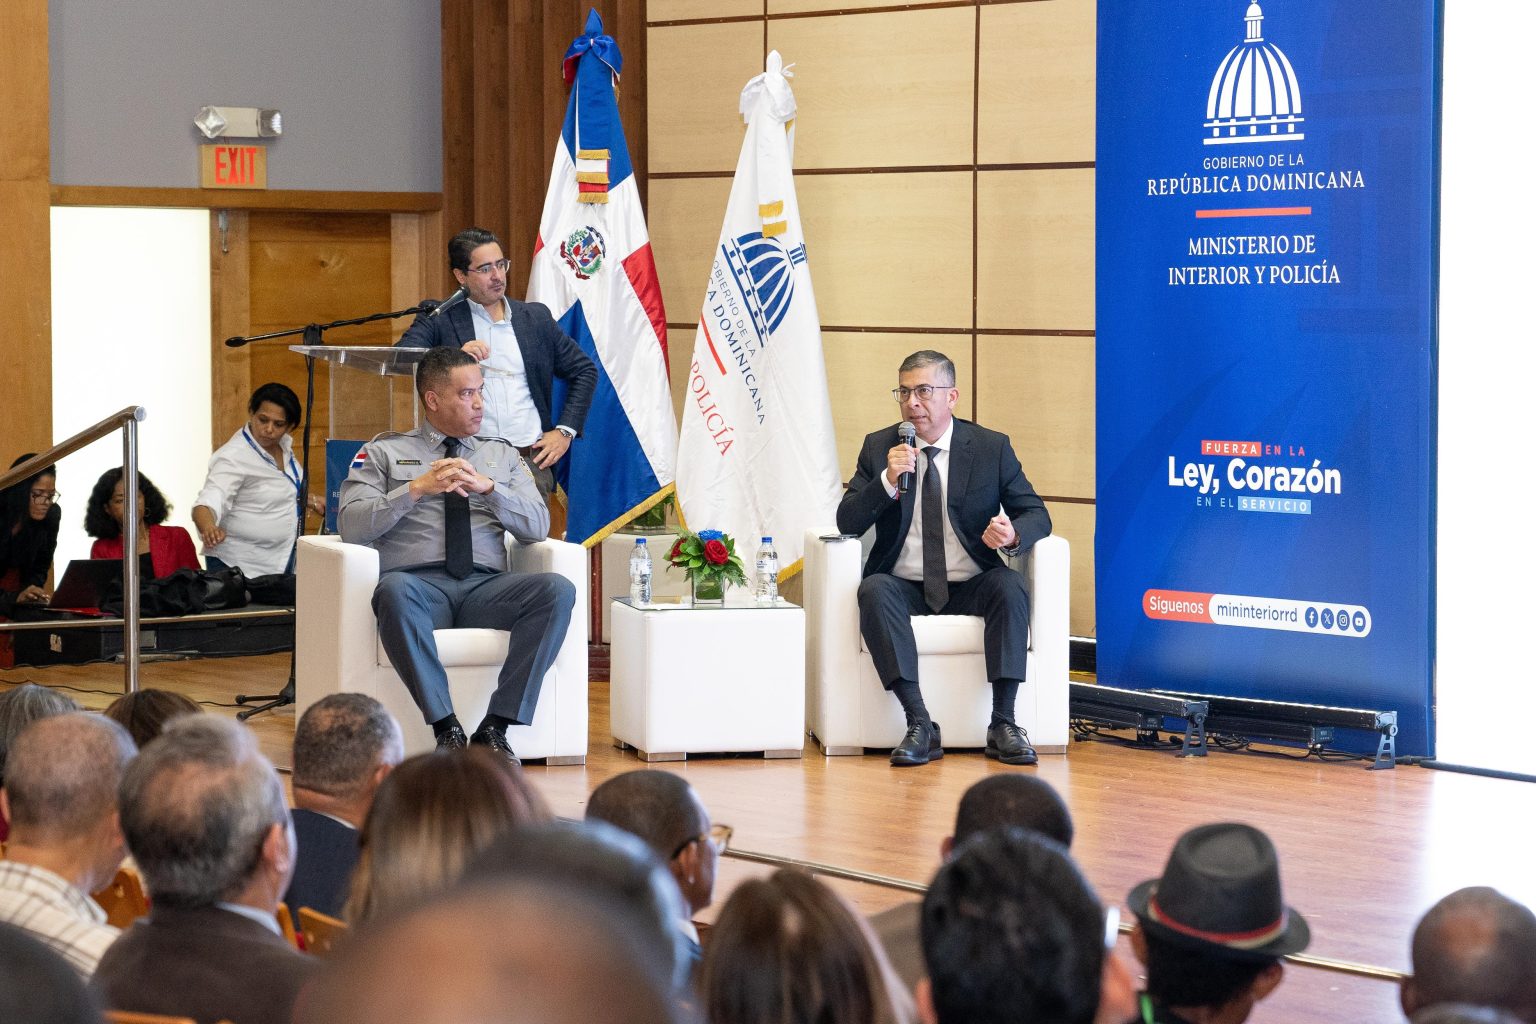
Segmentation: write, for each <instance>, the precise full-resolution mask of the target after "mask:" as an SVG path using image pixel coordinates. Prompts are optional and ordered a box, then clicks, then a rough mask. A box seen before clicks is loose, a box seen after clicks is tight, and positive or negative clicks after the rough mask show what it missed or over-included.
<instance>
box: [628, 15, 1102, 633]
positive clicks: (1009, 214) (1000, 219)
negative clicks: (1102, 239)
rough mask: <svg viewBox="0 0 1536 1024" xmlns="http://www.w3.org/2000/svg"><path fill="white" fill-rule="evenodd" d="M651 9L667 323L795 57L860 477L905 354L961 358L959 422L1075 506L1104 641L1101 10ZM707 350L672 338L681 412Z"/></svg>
mask: <svg viewBox="0 0 1536 1024" xmlns="http://www.w3.org/2000/svg"><path fill="white" fill-rule="evenodd" d="M648 6H649V23H650V31H649V33H648V39H649V44H650V51H649V60H648V63H647V84H648V86H649V89H650V114H649V125H650V127H651V135H650V146H651V154H650V155H651V161H652V162H651V166H652V169H653V171H656V172H661V173H663V176H664V180H662V179H658V180H656V181H654V182H653V186H654V189H653V193H652V199H653V200H654V202H653V205H652V208H651V209H650V211H649V212H650V224H651V232H652V240H653V244H654V247H655V251H656V257H657V262H658V268H659V270H660V273H661V278H662V288H663V292H664V293H665V295H666V297H667V303H668V319H669V320H670V321H672V322H673V323H687V324H690V325H691V324H692V322H693V318H694V316H695V314H696V312H697V308H698V305H699V295H700V289H701V288H702V282H703V281H704V279H705V277H704V275H705V273H706V270H707V267H708V261H709V255H710V252H711V251H712V246H713V244H714V241H715V235H716V234H717V232H718V229H719V223H720V216H721V213H722V211H723V209H724V204H725V200H726V196H727V194H728V192H729V187H730V180H729V177H728V176H726V173H724V172H729V170H730V169H731V168H733V167H734V166H735V161H736V157H737V152H738V149H739V145H740V139H741V134H740V132H741V129H740V123H739V121H738V120H737V118H736V97H737V95H738V93H739V90H740V89H741V86H742V85H743V84H744V83H745V82H746V80H747V79H748V78H750V77H751V76H752V75H755V74H757V73H758V72H759V71H760V70H761V68H760V64H759V60H760V56H761V51H762V49H764V48H774V49H778V50H779V51H780V53H782V54H783V56H784V59H785V60H786V61H787V62H790V63H793V64H794V65H795V68H794V72H795V77H794V78H793V80H792V83H791V84H792V85H793V87H794V90H795V96H796V101H797V104H798V106H799V113H798V118H797V122H796V140H795V141H796V150H797V151H796V155H795V156H796V168H797V171H798V173H797V175H796V189H797V191H798V194H799V198H800V208H801V221H802V226H803V228H804V231H805V235H806V242H807V248H808V253H809V261H810V271H811V276H812V280H813V281H814V282H815V287H816V298H817V306H818V308H819V311H820V314H821V322H822V324H823V325H824V327H823V342H824V352H825V357H826V362H827V372H828V375H829V379H830V381H831V386H832V413H833V422H834V427H835V429H836V432H837V448H838V453H839V458H840V460H841V462H842V472H843V476H844V478H845V479H846V478H847V477H848V476H850V475H851V474H852V471H853V460H854V457H855V455H856V453H857V450H858V445H859V443H860V441H861V440H862V439H863V437H864V435H865V434H866V433H868V432H869V431H870V430H872V429H874V428H875V427H877V426H879V425H880V424H884V423H890V422H893V421H894V420H895V419H896V418H897V416H898V412H897V410H896V409H895V408H893V406H894V403H893V402H891V401H890V399H889V397H888V394H887V393H888V392H889V390H890V388H891V387H892V385H893V382H894V379H895V375H896V369H895V368H896V366H897V364H898V363H899V362H900V360H901V358H902V357H903V356H905V355H907V354H908V353H910V352H912V351H914V350H916V349H919V348H936V349H939V350H941V351H944V352H947V353H948V354H949V355H950V356H951V357H952V358H953V359H954V360H955V361H956V363H957V365H958V366H959V370H960V378H961V380H960V387H961V389H962V390H961V399H960V403H959V409H958V411H959V412H960V414H962V415H964V416H967V417H974V418H976V419H977V420H978V421H980V422H981V423H983V424H986V425H988V426H992V427H995V428H997V429H1001V430H1005V431H1007V432H1008V433H1009V434H1010V435H1012V437H1013V438H1014V443H1015V446H1016V448H1018V450H1019V452H1020V456H1021V458H1022V459H1023V461H1024V462H1025V467H1026V471H1027V472H1029V474H1030V477H1031V480H1033V481H1034V482H1035V483H1036V485H1037V486H1038V487H1039V488H1040V490H1041V491H1042V493H1046V494H1053V495H1054V496H1056V497H1058V498H1063V499H1072V500H1070V501H1055V502H1053V503H1052V513H1053V515H1055V517H1056V519H1057V522H1058V532H1061V533H1062V534H1063V535H1065V536H1067V537H1068V539H1069V540H1071V541H1072V542H1073V545H1074V550H1073V556H1074V563H1075V567H1074V571H1073V576H1072V579H1073V596H1074V602H1075V604H1074V608H1075V611H1074V613H1073V617H1072V624H1073V629H1074V630H1075V631H1077V632H1080V633H1085V634H1092V632H1093V628H1094V610H1093V559H1092V542H1093V519H1094V510H1093V506H1092V504H1091V502H1092V500H1093V497H1094V435H1093V430H1094V351H1095V345H1094V340H1093V337H1092V331H1093V325H1094V317H1093V303H1094V276H1093V256H1094V238H1093V232H1094V217H1093V183H1094V173H1093V168H1092V161H1093V159H1094V134H1093V133H1094V106H1093V104H1094V43H1095V30H1096V26H1095V5H1094V3H1093V2H1092V0H1028V2H1023V0H973V2H964V0H956V2H948V0H939V2H934V3H918V4H905V3H893V2H891V0H722V2H720V3H718V4H716V3H713V2H711V0H650V3H649V5H648ZM711 18H716V19H730V20H729V21H728V22H725V23H708V24H706V23H703V19H711ZM691 19H699V21H698V22H691ZM699 41H703V42H704V43H705V45H704V46H700V45H697V43H698V42H699ZM709 44H714V53H713V59H711V60H706V61H704V63H705V64H706V66H704V67H700V66H698V65H699V63H700V62H701V59H702V58H701V54H705V55H708V54H710V47H709ZM711 111H712V112H713V113H712V114H711V113H710V112H711ZM712 118H713V119H712ZM1062 165H1067V166H1062ZM933 167H942V168H945V169H944V170H939V171H935V170H923V168H933ZM989 167H990V168H991V169H988V168H989ZM950 168H953V170H951V169H950ZM808 172H809V173H808ZM674 246H680V247H683V248H684V249H685V250H686V251H683V252H677V251H672V252H669V251H668V249H669V248H671V247H674ZM679 276H680V277H682V278H684V279H685V280H683V281H679V280H677V278H678V277H679ZM695 282H699V283H695ZM684 296H686V298H684ZM838 328H842V330H838ZM1062 332H1065V333H1062ZM691 342H692V329H691V326H690V327H689V328H687V329H683V328H679V329H677V330H675V331H674V332H673V335H672V348H673V351H674V353H677V354H678V357H677V358H675V359H674V361H673V365H674V373H673V385H674V395H675V396H676V397H680V396H681V394H682V388H683V384H684V381H685V379H686V372H687V368H686V365H685V363H686V360H687V356H686V355H685V354H684V353H686V352H688V351H691V349H690V346H691ZM972 381H975V382H977V383H976V384H975V385H974V386H973V385H972V384H971V382H972Z"/></svg>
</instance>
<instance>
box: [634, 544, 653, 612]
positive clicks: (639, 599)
mask: <svg viewBox="0 0 1536 1024" xmlns="http://www.w3.org/2000/svg"><path fill="white" fill-rule="evenodd" d="M629 600H630V602H631V603H632V604H634V605H635V606H636V607H644V606H646V605H648V604H650V603H651V549H650V548H648V547H646V546H645V538H644V537H641V538H639V539H638V540H636V541H635V550H633V551H631V552H630V553H629Z"/></svg>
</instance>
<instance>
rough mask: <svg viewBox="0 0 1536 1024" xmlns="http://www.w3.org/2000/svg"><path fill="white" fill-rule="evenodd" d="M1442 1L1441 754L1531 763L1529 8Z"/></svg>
mask: <svg viewBox="0 0 1536 1024" xmlns="http://www.w3.org/2000/svg"><path fill="white" fill-rule="evenodd" d="M1445 7H1446V11H1445V65H1444V70H1445V77H1444V93H1443V97H1444V108H1443V120H1442V124H1443V142H1442V150H1441V153H1442V156H1441V208H1440V224H1441V229H1440V375H1439V380H1440V430H1439V487H1438V495H1437V499H1436V500H1437V519H1438V548H1439V551H1438V563H1437V564H1438V570H1437V574H1438V575H1437V590H1438V597H1437V606H1438V614H1437V620H1438V621H1437V634H1436V655H1435V663H1436V670H1435V686H1436V704H1437V716H1436V722H1437V733H1438V736H1437V744H1436V756H1437V758H1438V759H1439V760H1441V761H1445V762H1451V763H1456V764H1464V765H1474V766H1479V767H1484V768H1495V769H1502V770H1506V771H1515V772H1522V773H1526V774H1536V744H1533V743H1531V742H1530V739H1529V735H1530V730H1531V728H1532V726H1533V725H1536V673H1533V672H1532V671H1531V665H1530V661H1529V660H1528V659H1529V657H1530V655H1531V651H1532V646H1533V644H1536V629H1533V611H1536V601H1533V600H1532V597H1531V592H1530V590H1529V588H1530V587H1531V586H1532V583H1533V580H1536V531H1533V529H1532V526H1531V522H1532V519H1533V515H1532V508H1533V493H1536V487H1532V484H1531V480H1530V475H1529V474H1530V471H1531V464H1530V461H1529V457H1528V454H1527V453H1526V452H1525V444H1524V438H1525V428H1526V426H1528V425H1529V424H1530V422H1531V419H1532V410H1533V407H1536V395H1533V391H1536V352H1533V342H1536V328H1533V326H1532V323H1531V319H1532V307H1533V303H1532V293H1533V290H1536V287H1533V286H1536V282H1533V279H1532V277H1533V273H1532V272H1533V270H1536V259H1533V258H1532V254H1531V248H1530V247H1531V244H1532V241H1533V239H1536V207H1533V203H1532V195H1531V185H1530V180H1531V154H1532V152H1533V150H1532V149H1528V148H1526V147H1527V146H1529V145H1530V140H1529V134H1530V133H1529V118H1527V117H1519V118H1512V117H1511V114H1512V112H1513V109H1514V108H1513V107H1512V104H1518V103H1519V98H1520V97H1522V96H1524V95H1526V94H1527V93H1528V91H1529V83H1528V81H1527V79H1528V77H1529V76H1528V74H1527V68H1526V62H1527V61H1529V60H1530V55H1529V48H1530V40H1531V39H1532V38H1533V36H1536V7H1533V6H1532V5H1529V4H1486V3H1468V2H1465V0H1462V2H1456V0H1447V2H1446V4H1445ZM1522 139H1524V140H1525V141H1521V140H1522ZM1522 152H1523V153H1525V154H1526V155H1525V156H1523V157H1522V156H1521V155H1520V154H1521V153H1522ZM1527 488H1531V489H1530V490H1527Z"/></svg>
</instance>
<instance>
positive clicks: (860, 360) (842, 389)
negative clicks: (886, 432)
mask: <svg viewBox="0 0 1536 1024" xmlns="http://www.w3.org/2000/svg"><path fill="white" fill-rule="evenodd" d="M821 348H822V352H823V354H824V356H825V358H826V362H827V388H828V390H829V391H830V392H831V395H832V428H833V430H834V431H835V432H836V434H837V461H838V465H839V466H840V467H841V470H842V478H843V480H844V481H847V480H850V479H852V478H853V470H854V465H855V462H856V460H857V459H858V456H859V446H860V445H862V444H863V443H864V435H866V434H868V433H870V432H871V431H874V430H878V429H880V428H881V427H885V426H889V425H890V424H892V423H895V422H896V421H897V420H899V419H900V418H901V410H900V409H899V408H898V407H897V405H896V400H895V399H894V398H892V397H891V389H892V388H894V387H895V386H896V384H897V378H898V373H897V367H899V366H900V365H901V361H902V360H903V359H905V358H906V357H907V356H909V355H911V354H912V353H913V352H916V351H918V350H919V349H925V348H930V349H938V350H939V351H940V352H943V353H944V354H945V355H947V356H949V358H950V359H952V360H954V363H955V386H956V387H958V388H959V389H960V401H959V402H958V403H957V404H956V406H955V412H956V413H957V414H958V415H961V416H964V417H966V418H967V419H969V418H970V407H971V389H972V387H973V383H972V382H973V381H974V380H975V379H976V377H975V373H974V367H973V365H972V362H971V338H970V336H969V335H948V336H944V335H933V334H877V333H874V332H851V331H826V332H823V334H822V336H821Z"/></svg>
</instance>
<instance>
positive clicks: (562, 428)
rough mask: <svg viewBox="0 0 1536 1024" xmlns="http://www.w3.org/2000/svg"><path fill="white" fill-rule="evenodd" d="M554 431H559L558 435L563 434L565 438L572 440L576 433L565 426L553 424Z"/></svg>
mask: <svg viewBox="0 0 1536 1024" xmlns="http://www.w3.org/2000/svg"><path fill="white" fill-rule="evenodd" d="M555 429H556V430H558V431H560V433H562V434H564V435H565V436H566V437H571V438H574V437H575V436H576V431H574V430H572V429H571V428H570V427H567V426H565V425H564V424H561V423H557V424H555Z"/></svg>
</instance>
